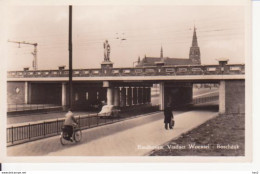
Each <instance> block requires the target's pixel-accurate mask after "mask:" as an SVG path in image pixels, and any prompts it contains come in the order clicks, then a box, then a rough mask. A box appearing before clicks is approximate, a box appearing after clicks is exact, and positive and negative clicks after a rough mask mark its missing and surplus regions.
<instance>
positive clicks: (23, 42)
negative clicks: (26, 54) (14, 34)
mask: <svg viewBox="0 0 260 174" xmlns="http://www.w3.org/2000/svg"><path fill="white" fill-rule="evenodd" d="M8 42H12V43H17V44H19V46H18V47H19V48H20V47H21V46H20V45H21V44H26V45H33V46H34V50H33V52H32V55H33V62H32V67H33V70H37V69H38V63H37V45H38V44H37V43H30V42H25V41H22V42H20V41H10V40H8Z"/></svg>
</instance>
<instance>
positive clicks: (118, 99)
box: [114, 88, 120, 106]
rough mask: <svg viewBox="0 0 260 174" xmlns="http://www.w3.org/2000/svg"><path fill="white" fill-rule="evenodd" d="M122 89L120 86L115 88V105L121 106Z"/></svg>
mask: <svg viewBox="0 0 260 174" xmlns="http://www.w3.org/2000/svg"><path fill="white" fill-rule="evenodd" d="M119 90H120V89H119V88H115V89H114V106H119V103H120V98H119V93H120V91H119Z"/></svg>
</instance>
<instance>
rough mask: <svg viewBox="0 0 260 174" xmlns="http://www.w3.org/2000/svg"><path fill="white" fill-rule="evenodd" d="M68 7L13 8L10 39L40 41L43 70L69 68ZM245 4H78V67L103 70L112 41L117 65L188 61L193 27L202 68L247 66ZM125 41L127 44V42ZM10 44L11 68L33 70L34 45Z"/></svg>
mask: <svg viewBox="0 0 260 174" xmlns="http://www.w3.org/2000/svg"><path fill="white" fill-rule="evenodd" d="M68 9H69V8H68V6H57V5H55V6H54V5H53V6H10V7H9V8H8V12H7V19H8V20H7V27H8V30H7V31H8V33H7V37H8V40H11V41H26V42H31V43H38V46H37V49H38V69H40V70H41V69H42V70H43V69H57V68H58V66H61V65H65V66H66V68H68V60H69V56H68V55H69V52H68V21H69V20H68V16H69V10H68ZM245 22H246V21H245V9H244V6H187V5H185V6H181V5H179V6H175V5H104V6H102V5H98V6H95V5H88V6H86V5H85V6H76V5H74V6H73V26H72V28H73V36H72V37H73V41H72V42H73V68H74V69H84V68H100V63H101V62H102V61H103V59H104V56H103V55H104V49H103V43H104V41H105V40H108V42H109V44H110V47H111V53H110V60H111V61H112V62H113V63H114V67H132V66H133V62H135V61H137V59H138V57H139V56H140V58H143V57H144V55H146V56H148V57H159V56H160V49H161V47H163V54H164V57H171V58H188V57H189V49H190V46H191V42H192V34H193V28H194V25H195V26H196V28H197V37H198V45H199V47H200V52H201V63H202V64H217V60H216V59H218V58H223V57H224V58H228V59H229V60H230V61H229V62H230V63H245ZM123 38H124V39H125V40H122V39H123ZM6 44H7V57H8V59H7V69H8V70H22V69H23V68H24V67H30V69H32V60H33V55H32V54H31V52H32V51H33V46H31V45H20V47H19V45H18V44H16V43H12V42H6Z"/></svg>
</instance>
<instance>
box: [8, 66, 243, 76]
mask: <svg viewBox="0 0 260 174" xmlns="http://www.w3.org/2000/svg"><path fill="white" fill-rule="evenodd" d="M222 74H226V75H234V74H245V65H244V64H228V65H225V66H223V67H222V66H220V65H192V66H191V65H183V66H161V67H160V66H150V67H134V68H133V67H131V68H111V69H97V68H96V69H74V70H73V76H74V77H99V76H161V75H166V76H167V75H170V76H178V75H222ZM68 76H69V71H68V70H36V71H34V70H33V71H8V72H7V77H8V78H37V77H68Z"/></svg>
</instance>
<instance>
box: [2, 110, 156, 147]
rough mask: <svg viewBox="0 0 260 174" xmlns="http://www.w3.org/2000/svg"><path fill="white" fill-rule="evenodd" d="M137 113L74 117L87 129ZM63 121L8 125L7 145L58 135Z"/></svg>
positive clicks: (143, 111)
mask: <svg viewBox="0 0 260 174" xmlns="http://www.w3.org/2000/svg"><path fill="white" fill-rule="evenodd" d="M140 108H141V107H140ZM158 109H159V107H158V106H146V107H144V108H142V110H140V112H142V113H148V112H155V111H157V110H158ZM137 115H140V113H139V111H138V109H136V108H132V110H129V109H128V110H125V111H122V112H120V114H119V115H118V116H116V117H101V116H99V115H98V114H87V115H80V116H76V119H77V121H78V123H79V126H80V128H81V129H89V128H93V127H97V126H101V125H106V124H111V123H114V122H118V121H121V120H125V119H128V118H132V117H135V116H137ZM63 123H64V119H63V118H62V119H52V120H48V121H40V122H35V123H26V124H24V123H22V124H19V125H15V126H9V127H7V131H6V134H7V135H6V138H7V139H6V141H7V146H10V145H15V144H20V143H24V142H28V141H33V140H37V139H41V138H47V137H50V136H55V135H59V134H60V132H61V128H62V126H63Z"/></svg>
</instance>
